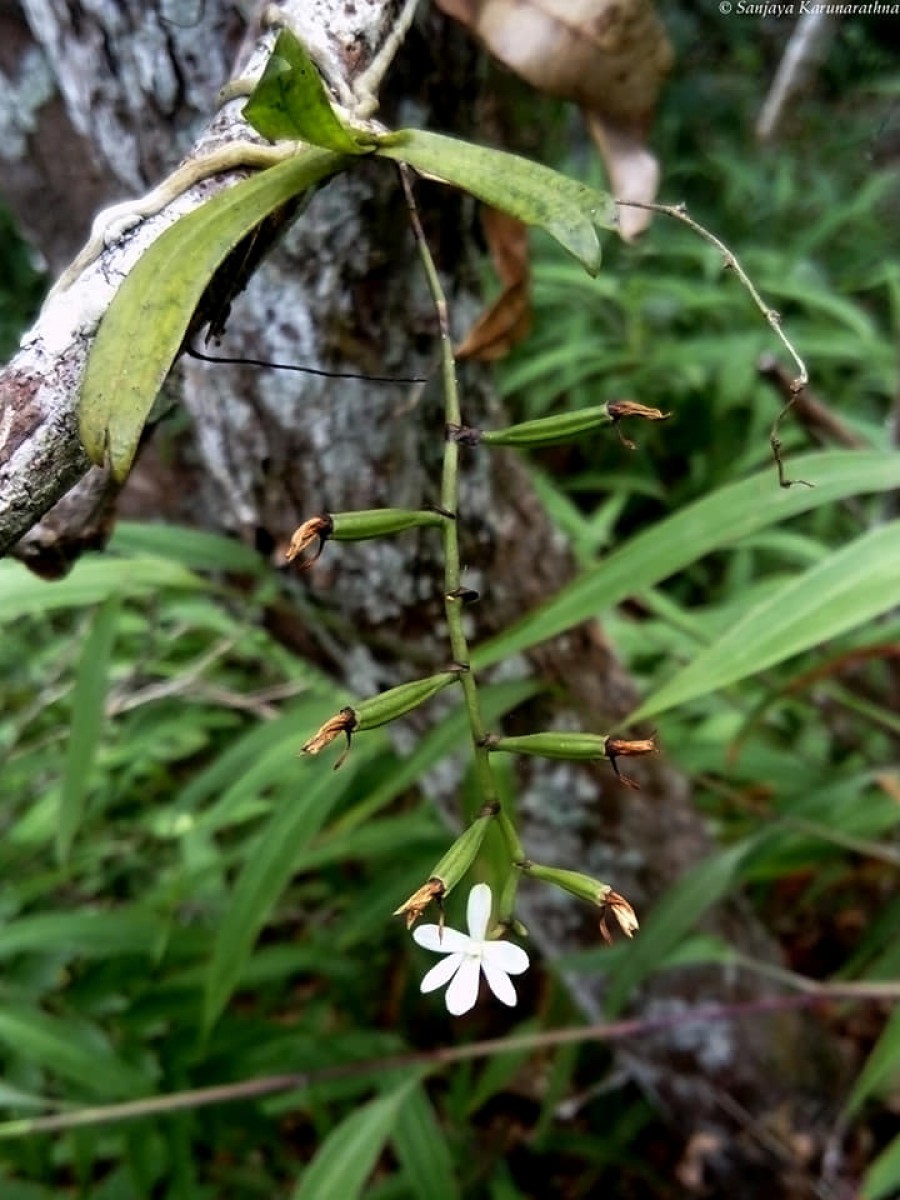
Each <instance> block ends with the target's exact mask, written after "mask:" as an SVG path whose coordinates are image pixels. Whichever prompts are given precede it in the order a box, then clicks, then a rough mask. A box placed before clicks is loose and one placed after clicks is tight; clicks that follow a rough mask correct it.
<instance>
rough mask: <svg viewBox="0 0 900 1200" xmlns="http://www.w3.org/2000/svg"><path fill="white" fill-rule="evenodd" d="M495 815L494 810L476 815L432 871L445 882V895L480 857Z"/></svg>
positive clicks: (434, 877)
mask: <svg viewBox="0 0 900 1200" xmlns="http://www.w3.org/2000/svg"><path fill="white" fill-rule="evenodd" d="M495 816H496V812H495V811H493V810H492V811H490V812H486V813H482V815H481V816H480V817H476V818H475V820H474V821H473V822H472V824H471V825H470V826H469V827H468V829H466V830H465V831H464V832H463V833H461V834H460V836H459V837H458V838H457V839H456V841H455V842H454V843H453V845H452V846H451V847H450V849H449V850H448V851H447V853H446V854H445V855H444V857H443V858H442V859H441V861H440V862H439V863H438V864H437V866H436V867H435V868H434V870H433V871H432V872H431V877H432V878H433V879H439V880H440V881H441V883H443V885H444V895H445V896H446V895H448V894H449V893H450V892H451V891H452V890H453V888H455V887H456V885H457V884H458V883H459V881H460V880H461V879H462V878H463V876H464V875H465V874H466V872H467V871H468V869H469V867H471V865H472V863H473V862H474V861H475V859H476V858H477V857H478V851H479V850H480V849H481V843H482V842H483V841H484V835H485V834H486V833H487V831H488V826H489V825H490V823H491V821H493V819H494V817H495Z"/></svg>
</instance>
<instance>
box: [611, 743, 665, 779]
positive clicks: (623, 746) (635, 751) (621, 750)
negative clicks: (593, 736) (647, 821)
mask: <svg viewBox="0 0 900 1200" xmlns="http://www.w3.org/2000/svg"><path fill="white" fill-rule="evenodd" d="M657 749H658V746H657V745H656V738H655V737H649V738H636V739H635V738H614V737H611V738H607V739H606V757H607V758H608V759H609V765H610V766H611V767H612V769H613V770H614V771H615V773H616V776H617V777H618V778H619V779H620V780H621V781H622V783H624V784H625V786H626V787H630V788H634V789H635V790H637V789H638V788H639V786H640V785H639V784H638V782H637V780H635V779H632V778H631V776H630V775H623V774H622V772H621V771H620V770H619V766H618V763H617V762H616V760H617V759H619V758H636V757H639V756H640V755H642V754H655V753H656V751H657Z"/></svg>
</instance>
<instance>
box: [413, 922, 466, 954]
mask: <svg viewBox="0 0 900 1200" xmlns="http://www.w3.org/2000/svg"><path fill="white" fill-rule="evenodd" d="M442 933H443V937H442V936H441V934H442ZM413 941H414V942H415V943H416V945H417V946H424V947H425V949H426V950H433V951H434V952H435V953H436V954H465V952H466V951H467V950H468V949H469V946H470V945H471V942H472V939H471V938H469V937H466V935H465V934H464V933H460V932H459V930H458V929H450V928H449V927H448V926H444V929H443V930H441V927H440V925H417V926H416V927H415V929H414V930H413Z"/></svg>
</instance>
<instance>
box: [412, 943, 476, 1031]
mask: <svg viewBox="0 0 900 1200" xmlns="http://www.w3.org/2000/svg"><path fill="white" fill-rule="evenodd" d="M444 961H445V962H446V961H447V960H446V959H445V960H444ZM440 965H441V966H442V965H443V964H440ZM428 974H429V975H430V974H431V972H430V971H429V972H428ZM480 974H481V971H480V967H479V963H478V959H477V958H471V957H469V958H464V959H463V960H462V962H461V963H460V966H459V970H458V971H457V972H456V974H455V975H454V977H453V979H452V981H451V983H450V986H449V987H448V988H447V994H446V996H445V997H444V1000H445V1001H446V1004H447V1012H449V1013H452V1014H453V1016H454V1017H461V1016H462V1014H463V1013H467V1012H468V1011H469V1009H470V1008H474V1007H475V1001H476V1000H477V999H478V979H479V976H480ZM425 978H426V979H427V978H428V976H427V975H426V976H425ZM423 982H424V981H423Z"/></svg>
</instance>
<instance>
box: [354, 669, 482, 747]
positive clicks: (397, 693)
mask: <svg viewBox="0 0 900 1200" xmlns="http://www.w3.org/2000/svg"><path fill="white" fill-rule="evenodd" d="M462 670H463V668H462V667H452V668H451V669H450V670H448V671H441V672H440V674H439V675H428V676H426V678H424V679H413V680H412V681H411V682H410V683H401V684H399V685H398V686H397V687H392V688H388V690H387V691H386V692H381V693H380V694H379V695H377V696H372V697H371V699H369V700H363V701H362V702H361V703H360V704H356V705H354V707H353V709H352V712H353V715H354V717H355V718H356V724H355V725H354V731H362V730H363V729H377V728H378V726H379V725H387V724H388V722H389V721H396V720H397V718H398V717H404V716H406V714H407V713H408V712H412V710H413V709H414V708H418V707H419V705H420V704H424V703H425V701H426V700H430V699H431V697H432V696H434V695H436V694H437V693H438V692H439V691H441V690H442V689H443V688H445V687H447V686H448V685H449V684H451V683H455V682H456V680H457V679H459V677H460V675H461V674H462Z"/></svg>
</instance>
